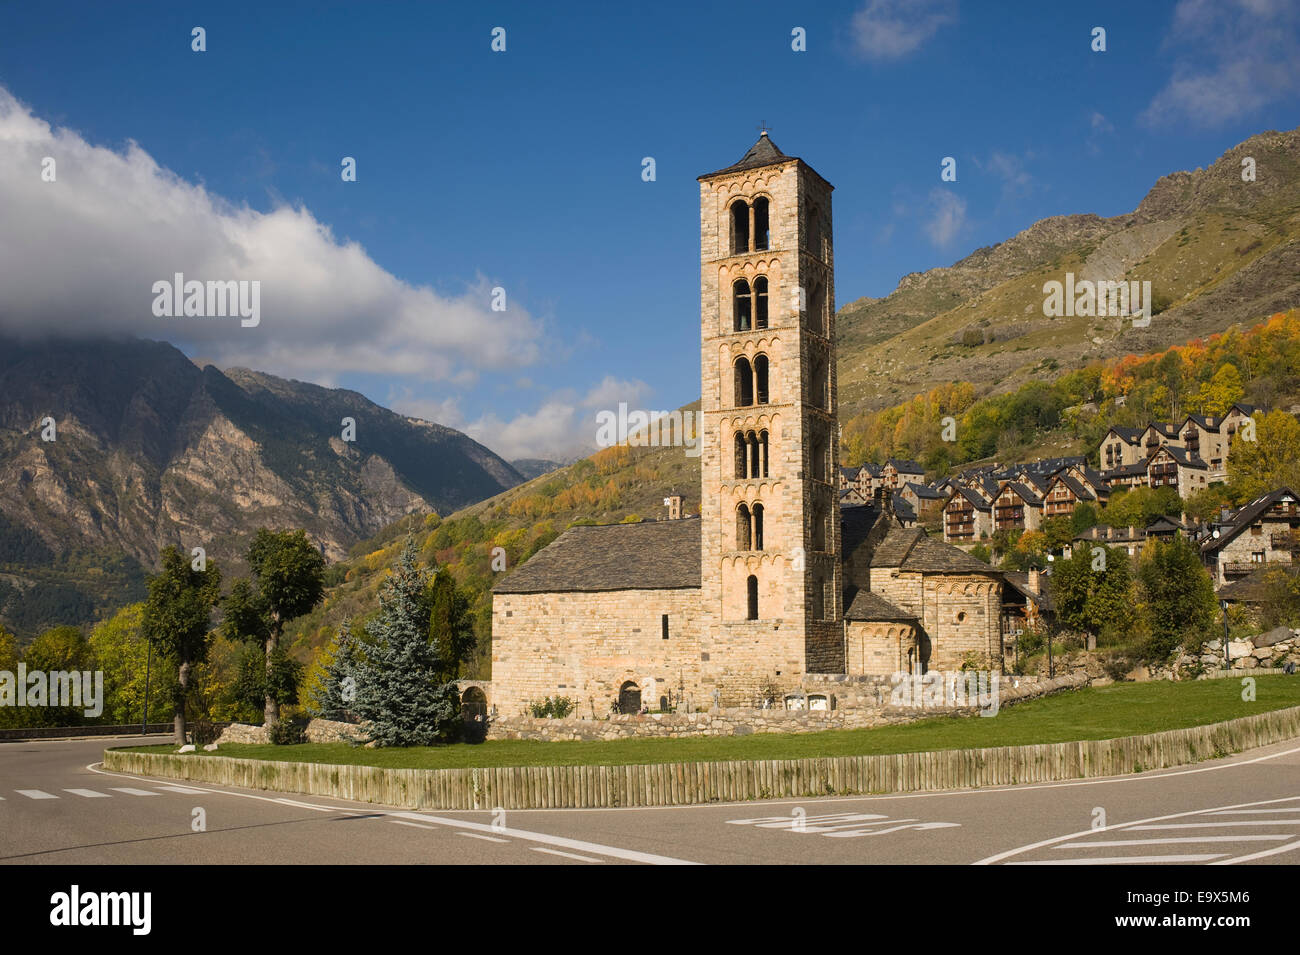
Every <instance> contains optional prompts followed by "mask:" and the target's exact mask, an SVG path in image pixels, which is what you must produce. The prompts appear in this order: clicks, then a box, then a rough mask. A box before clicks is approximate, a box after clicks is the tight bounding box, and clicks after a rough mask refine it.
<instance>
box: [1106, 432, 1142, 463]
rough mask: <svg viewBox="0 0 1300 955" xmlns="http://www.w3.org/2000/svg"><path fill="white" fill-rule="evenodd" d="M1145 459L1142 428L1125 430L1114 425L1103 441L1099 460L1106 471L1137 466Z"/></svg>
mask: <svg viewBox="0 0 1300 955" xmlns="http://www.w3.org/2000/svg"><path fill="white" fill-rule="evenodd" d="M1145 457H1146V452H1145V451H1144V450H1143V449H1142V429H1141V428H1123V427H1120V426H1119V425H1114V426H1112V427H1111V429H1110V430H1109V431H1107V432H1106V436H1105V437H1104V438H1102V439H1101V450H1100V452H1099V454H1098V458H1099V460H1100V462H1101V467H1102V470H1104V471H1113V470H1115V469H1116V468H1121V467H1124V466H1126V465H1130V464H1136V463H1137V462H1138V461H1141V460H1142V459H1143V458H1145Z"/></svg>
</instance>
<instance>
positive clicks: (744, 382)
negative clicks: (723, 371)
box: [736, 358, 754, 408]
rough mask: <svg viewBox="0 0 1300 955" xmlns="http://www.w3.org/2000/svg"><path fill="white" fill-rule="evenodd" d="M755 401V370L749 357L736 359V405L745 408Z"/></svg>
mask: <svg viewBox="0 0 1300 955" xmlns="http://www.w3.org/2000/svg"><path fill="white" fill-rule="evenodd" d="M753 403H754V370H753V369H752V368H751V367H750V365H749V359H748V358H738V359H737V360H736V407H738V408H744V407H746V406H747V405H752V404H753Z"/></svg>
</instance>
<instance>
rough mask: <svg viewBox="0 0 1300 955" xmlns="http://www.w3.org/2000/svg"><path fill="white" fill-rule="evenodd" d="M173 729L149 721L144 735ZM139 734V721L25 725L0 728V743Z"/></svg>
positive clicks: (167, 725) (164, 724)
mask: <svg viewBox="0 0 1300 955" xmlns="http://www.w3.org/2000/svg"><path fill="white" fill-rule="evenodd" d="M173 729H174V727H173V726H172V724H171V723H150V724H149V731H148V733H146V734H145V735H154V734H156V735H158V736H171V735H172V732H173ZM139 735H140V724H139V723H127V724H124V725H119V726H27V727H20V728H16V729H6V730H0V743H10V742H14V741H16V740H38V739H73V738H75V737H81V736H139Z"/></svg>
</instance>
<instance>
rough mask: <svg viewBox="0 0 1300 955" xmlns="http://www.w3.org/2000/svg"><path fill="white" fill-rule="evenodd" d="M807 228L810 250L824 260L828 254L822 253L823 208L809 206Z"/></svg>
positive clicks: (806, 233)
mask: <svg viewBox="0 0 1300 955" xmlns="http://www.w3.org/2000/svg"><path fill="white" fill-rule="evenodd" d="M807 216H808V217H807V229H806V232H805V235H806V237H807V240H808V251H809V252H811V253H812V254H813V255H815V256H817V258H819V259H821V260H822V261H823V262H824V261H826V256H825V255H823V254H822V252H823V249H822V214H821V210H820V209H818V208H817V207H816V206H815V205H809V206H808V214H807Z"/></svg>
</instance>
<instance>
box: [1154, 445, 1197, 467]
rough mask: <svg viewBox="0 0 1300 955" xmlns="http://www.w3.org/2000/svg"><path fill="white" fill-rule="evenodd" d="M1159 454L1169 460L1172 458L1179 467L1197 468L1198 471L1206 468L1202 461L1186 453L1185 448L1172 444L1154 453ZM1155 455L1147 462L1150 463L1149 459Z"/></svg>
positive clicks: (1188, 452)
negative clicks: (1166, 456)
mask: <svg viewBox="0 0 1300 955" xmlns="http://www.w3.org/2000/svg"><path fill="white" fill-rule="evenodd" d="M1161 453H1164V454H1168V455H1169V456H1170V457H1171V458H1173V459H1174V460H1175V461H1176V462H1177V463H1178V466H1179V467H1184V468H1198V469H1205V468H1206V467H1207V465H1206V463H1205V462H1204V461H1202V460H1201V459H1200V458H1199V457H1197V456H1196V455H1194V454H1192V452H1190V451H1188V450H1187V449H1186V448H1179V447H1175V446H1174V445H1172V444H1166V445H1165V446H1164V447H1162V448H1161V449H1160V450H1159V451H1157V452H1156V454H1161ZM1156 454H1153V455H1151V458H1148V459H1147V461H1148V462H1150V461H1151V459H1152V458H1154V457H1155V456H1156Z"/></svg>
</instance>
